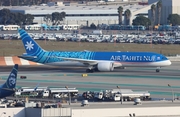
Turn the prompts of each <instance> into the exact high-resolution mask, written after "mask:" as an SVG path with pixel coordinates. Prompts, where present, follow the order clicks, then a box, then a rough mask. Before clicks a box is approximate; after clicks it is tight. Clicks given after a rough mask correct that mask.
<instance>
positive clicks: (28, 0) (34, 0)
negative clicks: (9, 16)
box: [0, 0, 52, 6]
mask: <svg viewBox="0 0 180 117" xmlns="http://www.w3.org/2000/svg"><path fill="white" fill-rule="evenodd" d="M50 1H52V0H0V5H1V6H24V5H40V4H42V3H47V2H50Z"/></svg>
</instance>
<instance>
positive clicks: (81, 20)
mask: <svg viewBox="0 0 180 117" xmlns="http://www.w3.org/2000/svg"><path fill="white" fill-rule="evenodd" d="M125 3H127V2H125ZM119 6H123V9H124V11H125V10H126V9H130V10H131V13H132V15H131V21H130V22H131V23H132V20H133V19H134V18H135V17H136V16H137V15H139V14H143V15H145V16H148V9H149V8H150V6H148V5H144V6H143V5H138V4H123V2H122V4H108V5H106V4H101V3H98V2H96V3H94V4H93V5H91V4H78V3H77V4H70V5H68V6H66V5H63V4H61V5H59V6H58V5H53V6H48V5H44V6H43V5H42V6H21V7H17V6H12V7H10V8H9V9H10V10H11V11H12V12H21V13H23V14H32V15H33V16H34V17H35V19H34V22H35V23H45V22H44V21H43V18H44V16H45V15H47V14H52V13H53V12H65V13H66V18H65V20H64V24H78V25H90V24H91V23H95V24H96V25H97V24H102V23H103V24H118V11H117V8H118V7H119Z"/></svg>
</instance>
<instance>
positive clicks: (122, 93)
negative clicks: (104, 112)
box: [94, 89, 150, 101]
mask: <svg viewBox="0 0 180 117" xmlns="http://www.w3.org/2000/svg"><path fill="white" fill-rule="evenodd" d="M121 97H122V99H123V101H131V100H133V99H135V98H142V99H144V100H145V99H146V100H148V99H150V93H149V92H147V91H132V90H131V89H112V90H105V91H100V92H96V93H95V95H94V98H96V99H98V100H113V101H120V100H121Z"/></svg>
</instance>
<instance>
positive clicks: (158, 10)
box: [157, 0, 162, 24]
mask: <svg viewBox="0 0 180 117" xmlns="http://www.w3.org/2000/svg"><path fill="white" fill-rule="evenodd" d="M161 9H162V1H161V0H160V1H158V3H157V15H158V18H157V23H158V24H160V20H161Z"/></svg>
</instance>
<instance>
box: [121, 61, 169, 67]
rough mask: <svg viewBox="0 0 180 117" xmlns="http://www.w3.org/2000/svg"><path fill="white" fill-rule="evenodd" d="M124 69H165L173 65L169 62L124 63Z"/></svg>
mask: <svg viewBox="0 0 180 117" xmlns="http://www.w3.org/2000/svg"><path fill="white" fill-rule="evenodd" d="M121 64H122V66H123V67H165V66H169V65H171V62H170V61H169V60H166V61H159V62H122V63H121Z"/></svg>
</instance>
